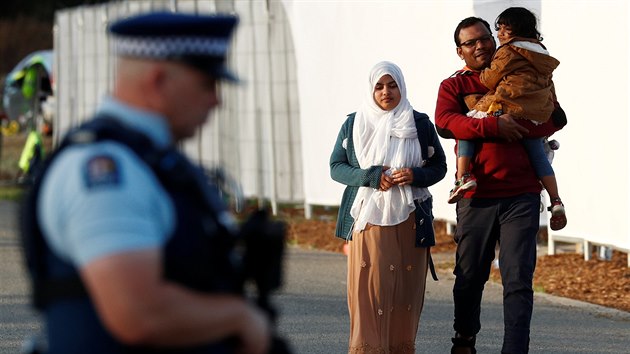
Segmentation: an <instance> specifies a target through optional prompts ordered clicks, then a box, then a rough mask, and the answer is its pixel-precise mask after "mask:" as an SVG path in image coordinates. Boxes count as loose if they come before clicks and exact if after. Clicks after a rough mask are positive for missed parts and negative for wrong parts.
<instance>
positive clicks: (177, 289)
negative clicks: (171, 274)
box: [81, 249, 270, 354]
mask: <svg viewBox="0 0 630 354" xmlns="http://www.w3.org/2000/svg"><path fill="white" fill-rule="evenodd" d="M81 277H82V279H83V281H84V283H85V284H86V287H87V289H88V292H89V294H90V297H91V298H92V299H93V301H94V303H95V306H96V309H97V312H98V313H99V316H100V317H101V319H102V320H103V322H104V324H105V326H106V328H107V329H108V330H109V331H110V332H111V333H112V334H113V335H114V336H115V337H116V338H117V339H118V340H120V341H122V342H124V343H128V344H132V345H146V346H171V347H178V346H194V345H200V344H204V343H212V342H216V341H219V340H222V339H226V338H229V337H234V338H235V339H238V340H239V341H238V344H239V345H240V349H242V350H243V353H250V354H262V353H265V352H266V351H267V348H268V347H269V343H270V324H269V321H268V319H267V317H266V316H265V314H263V313H262V312H261V311H260V310H258V309H256V308H254V307H253V306H252V305H250V304H248V303H247V302H246V301H245V300H244V299H243V298H240V297H237V296H234V295H228V294H205V293H199V292H195V291H192V290H188V289H185V288H183V287H181V286H179V285H177V284H174V283H171V282H168V281H166V280H164V278H163V276H162V259H161V253H160V250H159V249H149V250H143V251H131V252H125V253H120V254H114V255H109V256H105V257H101V258H99V259H96V260H94V261H92V262H90V263H88V264H87V265H85V266H83V267H82V268H81Z"/></svg>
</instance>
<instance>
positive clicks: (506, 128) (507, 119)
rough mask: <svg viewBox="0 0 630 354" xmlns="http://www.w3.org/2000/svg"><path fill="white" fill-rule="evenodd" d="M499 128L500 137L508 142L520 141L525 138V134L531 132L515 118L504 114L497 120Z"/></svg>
mask: <svg viewBox="0 0 630 354" xmlns="http://www.w3.org/2000/svg"><path fill="white" fill-rule="evenodd" d="M497 126H498V130H499V137H500V138H503V139H505V140H507V141H514V140H520V139H522V138H523V134H526V133H528V132H529V130H527V128H525V127H524V126H522V125H520V124H518V123H516V121H515V120H514V118H512V116H511V115H509V114H504V115H502V116H500V117H498V118H497Z"/></svg>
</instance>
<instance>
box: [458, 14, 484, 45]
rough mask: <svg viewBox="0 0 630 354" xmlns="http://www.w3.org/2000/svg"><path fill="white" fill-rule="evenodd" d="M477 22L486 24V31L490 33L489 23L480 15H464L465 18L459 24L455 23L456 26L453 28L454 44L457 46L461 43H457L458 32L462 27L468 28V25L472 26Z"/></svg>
mask: <svg viewBox="0 0 630 354" xmlns="http://www.w3.org/2000/svg"><path fill="white" fill-rule="evenodd" d="M478 23H482V24H483V25H484V26H486V28H487V29H488V32H489V33H490V34H492V30H491V29H490V24H489V23H488V22H487V21H486V20H484V19H483V18H481V17H472V16H471V17H466V18H465V19H463V20H462V21H461V22H460V23H459V25H457V28H455V34H454V38H455V46H457V47H459V46H460V45H461V43H459V32H461V30H462V29H464V28H468V27H470V26H474V25H476V24H478Z"/></svg>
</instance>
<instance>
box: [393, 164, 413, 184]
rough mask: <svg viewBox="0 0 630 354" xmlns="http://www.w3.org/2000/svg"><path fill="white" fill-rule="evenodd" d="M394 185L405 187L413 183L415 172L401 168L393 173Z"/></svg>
mask: <svg viewBox="0 0 630 354" xmlns="http://www.w3.org/2000/svg"><path fill="white" fill-rule="evenodd" d="M392 180H393V183H394V184H397V185H400V186H404V185H408V184H411V182H413V170H412V169H410V168H400V169H397V170H395V171H394V172H393V173H392Z"/></svg>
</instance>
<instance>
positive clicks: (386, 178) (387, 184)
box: [379, 166, 394, 191]
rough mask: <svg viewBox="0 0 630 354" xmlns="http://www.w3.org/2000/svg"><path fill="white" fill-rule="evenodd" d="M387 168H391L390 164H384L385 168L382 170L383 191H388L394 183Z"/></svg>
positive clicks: (380, 185)
mask: <svg viewBox="0 0 630 354" xmlns="http://www.w3.org/2000/svg"><path fill="white" fill-rule="evenodd" d="M387 170H389V166H383V170H382V172H381V183H380V184H379V189H380V190H382V191H386V190H388V189H390V188H391V187H392V186H393V185H394V180H393V179H392V177H391V176H390V175H388V173H389V172H387V173H386V171H387Z"/></svg>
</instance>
